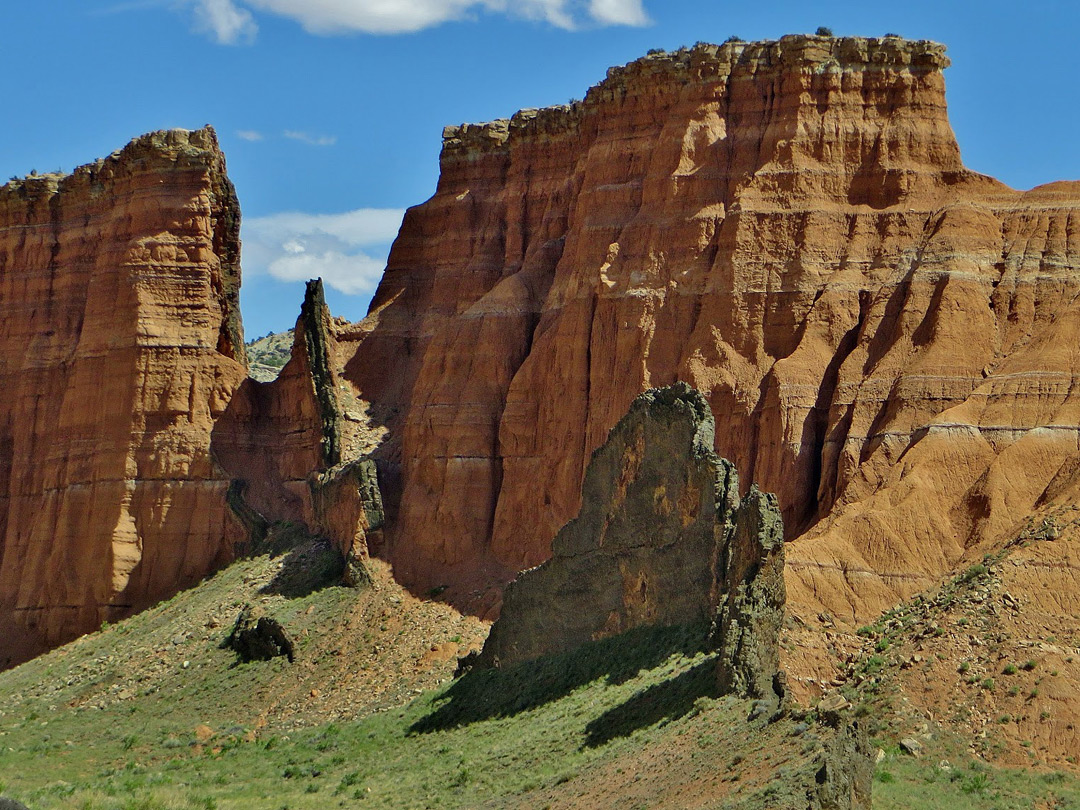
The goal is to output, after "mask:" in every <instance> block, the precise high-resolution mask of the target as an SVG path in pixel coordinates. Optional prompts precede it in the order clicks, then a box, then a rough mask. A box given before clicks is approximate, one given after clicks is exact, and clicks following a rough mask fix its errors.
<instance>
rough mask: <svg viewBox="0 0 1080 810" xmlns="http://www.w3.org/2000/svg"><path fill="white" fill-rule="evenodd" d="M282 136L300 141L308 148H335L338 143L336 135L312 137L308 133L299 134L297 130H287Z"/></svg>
mask: <svg viewBox="0 0 1080 810" xmlns="http://www.w3.org/2000/svg"><path fill="white" fill-rule="evenodd" d="M282 135H284V136H285V137H286V138H288V139H289V140H291V141H300V143H306V144H307V145H308V146H333V145H334V144H335V143H337V136H336V135H310V134H308V133H307V132H298V131H297V130H295V129H287V130H285V131H284V132H283V133H282Z"/></svg>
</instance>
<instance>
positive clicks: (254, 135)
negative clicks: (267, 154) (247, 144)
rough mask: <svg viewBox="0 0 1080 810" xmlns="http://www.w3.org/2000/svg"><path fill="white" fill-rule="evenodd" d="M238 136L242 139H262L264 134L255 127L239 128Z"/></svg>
mask: <svg viewBox="0 0 1080 810" xmlns="http://www.w3.org/2000/svg"><path fill="white" fill-rule="evenodd" d="M236 137H237V138H239V139H240V140H242V141H261V140H262V139H263V134H262V133H261V132H257V131H256V130H254V129H238V130H236Z"/></svg>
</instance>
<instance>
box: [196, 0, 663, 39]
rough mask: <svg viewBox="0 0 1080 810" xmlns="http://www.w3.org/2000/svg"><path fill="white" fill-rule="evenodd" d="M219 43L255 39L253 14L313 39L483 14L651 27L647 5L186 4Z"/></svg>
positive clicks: (445, 0)
mask: <svg viewBox="0 0 1080 810" xmlns="http://www.w3.org/2000/svg"><path fill="white" fill-rule="evenodd" d="M185 1H186V2H189V3H190V2H194V3H195V11H196V14H197V16H198V18H199V20H200V22H201V24H202V26H203V27H204V28H205V29H206V30H208V31H210V32H211V33H213V34H214V36H215V37H216V38H217V40H218V41H219V42H223V43H234V42H238V41H243V40H245V39H250V38H252V37H253V36H254V34H255V31H256V30H257V29H256V26H255V21H254V19H253V18H252V15H251V13H250V11H249V10H248V8H251V9H255V10H257V11H263V12H266V13H269V14H276V15H278V16H281V17H288V18H289V19H292V20H295V21H296V22H298V23H300V25H302V26H303V27H304V29H305V30H306V31H308V32H309V33H312V34H323V35H327V34H343V33H356V32H361V33H366V34H404V33H412V32H415V31H420V30H423V29H425V28H431V27H433V26H436V25H441V24H442V23H445V22H450V21H452V20H461V19H465V18H468V17H470V16H473V15H475V14H476V13H477V12H489V13H495V14H506V15H508V16H511V17H518V18H523V19H527V20H538V21H543V22H546V23H548V24H550V25H553V26H555V27H557V28H564V29H567V30H573V29H576V28H579V27H581V25H582V24H594V25H597V24H598V25H648V24H649V17H648V15H647V14H646V13H645V9H644V8H643V7H642V2H643V0H185Z"/></svg>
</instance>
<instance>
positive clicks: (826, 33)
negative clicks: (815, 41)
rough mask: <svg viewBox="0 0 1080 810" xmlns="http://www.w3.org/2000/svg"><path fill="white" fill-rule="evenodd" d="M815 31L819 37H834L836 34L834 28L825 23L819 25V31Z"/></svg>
mask: <svg viewBox="0 0 1080 810" xmlns="http://www.w3.org/2000/svg"><path fill="white" fill-rule="evenodd" d="M814 33H815V34H816V35H817V36H819V37H834V36H836V34H834V33H833V30H832V29H831V28H828V27H826V26H824V25H819V26H818V29H817V31H815V32H814Z"/></svg>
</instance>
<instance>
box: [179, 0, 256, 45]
mask: <svg viewBox="0 0 1080 810" xmlns="http://www.w3.org/2000/svg"><path fill="white" fill-rule="evenodd" d="M194 2H195V24H196V26H198V28H199V29H200V30H202V31H205V32H207V33H209V34H210V35H212V36H213V37H214V39H215V40H217V42H218V43H219V44H221V45H239V44H242V43H248V42H252V41H254V39H255V34H256V33H258V31H259V27H258V26H257V25H256V24H255V20H254V18H253V17H252V16H251V12H250V11H248V10H247V9H246V8H241V7H240V6H238V5H236V4H235V3H234V2H233V0H194Z"/></svg>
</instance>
